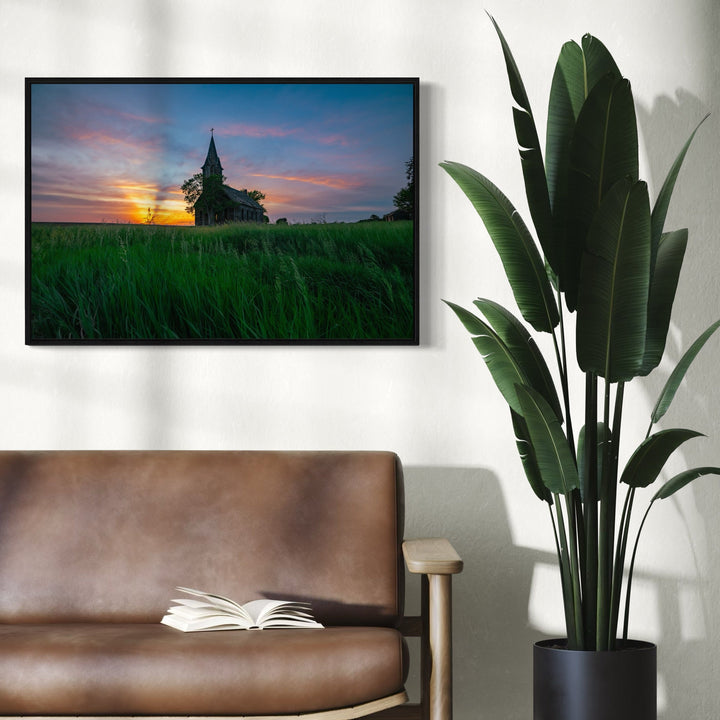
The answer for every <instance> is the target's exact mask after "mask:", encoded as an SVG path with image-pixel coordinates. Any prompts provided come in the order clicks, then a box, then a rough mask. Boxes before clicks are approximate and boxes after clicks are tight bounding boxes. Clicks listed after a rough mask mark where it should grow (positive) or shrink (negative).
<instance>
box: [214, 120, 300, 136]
mask: <svg viewBox="0 0 720 720" xmlns="http://www.w3.org/2000/svg"><path fill="white" fill-rule="evenodd" d="M215 130H216V132H217V133H218V135H229V136H231V137H237V136H242V137H253V138H262V137H287V136H288V135H296V134H297V133H299V132H300V130H299V129H298V128H284V127H272V126H269V125H248V124H247V123H232V124H230V125H223V126H222V127H219V128H215Z"/></svg>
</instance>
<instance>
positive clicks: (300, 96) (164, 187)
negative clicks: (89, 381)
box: [25, 78, 419, 345]
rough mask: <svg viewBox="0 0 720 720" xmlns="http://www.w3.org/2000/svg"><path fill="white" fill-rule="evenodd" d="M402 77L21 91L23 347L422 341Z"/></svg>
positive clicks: (130, 83) (410, 91)
mask: <svg viewBox="0 0 720 720" xmlns="http://www.w3.org/2000/svg"><path fill="white" fill-rule="evenodd" d="M418 90H419V81H418V79H417V78H360V79H356V78H352V79H346V78H324V79H317V78H294V79H129V78H110V79H97V78H27V79H26V88H25V93H26V138H25V152H26V343H27V344H30V345H99V344H112V345H125V344H146V345H165V344H169V345H173V344H175V345H177V344H186V345H190V344H213V345H220V344H313V345H323V344H328V345H337V344H372V345H414V344H418V341H419V338H418V327H419V323H418V189H417V188H418V186H417V182H416V180H417V178H416V168H417V164H418V162H419V158H418V146H419V142H418V137H419V135H418Z"/></svg>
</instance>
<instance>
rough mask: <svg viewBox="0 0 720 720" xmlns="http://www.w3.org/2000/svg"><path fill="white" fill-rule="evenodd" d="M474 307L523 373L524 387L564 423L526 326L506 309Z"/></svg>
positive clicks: (481, 303) (487, 303)
mask: <svg viewBox="0 0 720 720" xmlns="http://www.w3.org/2000/svg"><path fill="white" fill-rule="evenodd" d="M474 305H475V307H477V308H478V310H480V312H481V313H482V314H483V315H484V316H485V318H486V319H487V321H488V322H489V323H490V325H491V326H492V328H493V330H495V332H496V333H497V334H498V336H499V337H500V339H501V340H502V341H503V342H504V343H505V345H506V346H507V348H508V350H509V351H510V353H511V354H512V356H513V358H515V361H516V363H517V364H518V365H519V366H520V368H521V369H522V373H523V376H524V377H525V380H524V383H523V384H525V385H529V386H530V387H532V388H534V389H535V390H537V391H538V392H539V393H540V394H541V395H542V396H543V397H544V398H545V399H546V400H547V401H548V403H549V404H550V407H552V409H553V411H554V412H555V414H556V415H557V418H558V420H560V422H561V423H562V422H563V414H562V406H561V405H560V400H559V398H558V394H557V390H556V389H555V384H554V383H553V379H552V375H550V370H549V369H548V366H547V363H546V362H545V358H544V357H543V355H542V353H541V352H540V350H539V349H538V346H537V344H536V343H535V340H533V338H532V337H531V335H530V333H529V332H528V331H527V330H526V329H525V326H524V325H523V324H522V323H521V322H520V321H519V320H518V319H517V318H516V317H515V316H514V315H513V314H512V313H511V312H510V311H509V310H507V309H505V308H504V307H503V306H502V305H499V304H498V303H496V302H493V301H492V300H485V299H483V298H479V299H478V300H476V301H475V303H474Z"/></svg>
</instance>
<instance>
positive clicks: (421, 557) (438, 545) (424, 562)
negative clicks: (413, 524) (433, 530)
mask: <svg viewBox="0 0 720 720" xmlns="http://www.w3.org/2000/svg"><path fill="white" fill-rule="evenodd" d="M402 547H403V555H404V556H405V563H406V564H407V568H408V570H409V571H410V572H411V573H419V574H422V575H455V574H456V573H459V572H462V569H463V561H462V559H461V558H460V556H459V555H458V554H457V552H456V551H455V548H454V547H453V546H452V544H451V543H450V541H449V540H446V539H445V538H423V539H419V540H406V541H405V542H404V543H403V546H402Z"/></svg>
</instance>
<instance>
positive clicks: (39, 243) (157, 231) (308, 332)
mask: <svg viewBox="0 0 720 720" xmlns="http://www.w3.org/2000/svg"><path fill="white" fill-rule="evenodd" d="M31 278H32V281H31V282H32V286H31V335H32V340H61V341H62V340H71V341H72V340H91V341H93V340H94V341H102V340H128V341H133V340H139V341H143V340H144V341H152V340H161V341H162V340H164V341H173V340H174V341H182V340H202V339H205V340H259V341H262V340H279V341H283V340H308V341H323V340H336V341H343V340H366V341H373V340H374V341H391V340H395V341H410V340H412V338H413V335H414V297H415V291H414V242H413V228H412V223H411V222H396V223H383V222H368V223H357V224H317V225H286V226H283V225H264V226H263V225H250V224H235V225H223V226H217V227H197V228H196V227H163V226H144V225H52V224H50V225H46V224H33V226H32V229H31Z"/></svg>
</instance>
